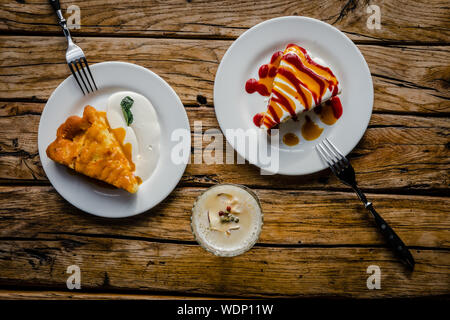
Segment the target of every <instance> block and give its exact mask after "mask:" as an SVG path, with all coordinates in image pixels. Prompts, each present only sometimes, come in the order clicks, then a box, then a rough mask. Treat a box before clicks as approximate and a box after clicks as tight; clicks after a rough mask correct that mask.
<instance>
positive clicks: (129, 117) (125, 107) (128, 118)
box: [120, 96, 134, 126]
mask: <svg viewBox="0 0 450 320" xmlns="http://www.w3.org/2000/svg"><path fill="white" fill-rule="evenodd" d="M133 103H134V100H133V99H132V98H131V97H129V96H126V97H125V98H123V99H122V101H121V102H120V106H121V107H122V112H123V116H124V118H125V122H126V123H127V126H130V124H131V123H132V122H133V114H132V113H131V110H130V109H131V107H132V106H133Z"/></svg>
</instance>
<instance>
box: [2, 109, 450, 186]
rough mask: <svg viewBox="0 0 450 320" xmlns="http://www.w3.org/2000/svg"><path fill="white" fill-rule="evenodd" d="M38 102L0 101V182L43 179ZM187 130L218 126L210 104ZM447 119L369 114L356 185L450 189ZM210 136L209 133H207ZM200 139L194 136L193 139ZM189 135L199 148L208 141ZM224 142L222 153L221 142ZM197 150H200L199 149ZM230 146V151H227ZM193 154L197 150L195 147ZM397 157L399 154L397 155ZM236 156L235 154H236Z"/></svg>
mask: <svg viewBox="0 0 450 320" xmlns="http://www.w3.org/2000/svg"><path fill="white" fill-rule="evenodd" d="M43 107H44V104H43V103H22V102H4V103H0V133H1V134H0V181H3V182H11V183H14V182H16V183H17V182H19V183H20V182H30V183H32V182H46V181H47V180H46V177H45V173H44V171H43V169H42V167H41V163H40V159H39V155H38V149H37V130H38V125H39V116H40V113H41V111H42V109H43ZM186 111H187V113H188V117H189V119H190V125H191V130H193V129H192V128H193V124H194V122H195V121H198V120H201V121H202V132H205V131H207V130H210V129H214V128H215V129H218V128H219V125H218V123H217V120H216V117H215V114H214V110H213V109H212V108H210V107H187V108H186ZM449 126H450V122H449V121H448V118H446V117H442V118H441V117H432V118H427V117H422V116H405V115H390V114H374V115H372V119H371V122H370V124H369V129H368V130H367V132H366V134H365V135H364V137H363V139H362V140H361V142H360V143H359V145H358V146H357V147H356V148H355V150H353V152H352V153H351V154H350V156H349V157H350V158H351V159H352V163H353V165H354V167H355V170H356V172H357V177H358V180H359V184H360V186H361V187H363V188H365V189H369V190H374V191H375V190H386V189H389V190H391V191H394V190H395V191H397V192H398V191H401V192H409V191H411V190H414V191H416V192H420V191H427V192H435V191H436V192H442V190H448V189H449V171H448V168H449V154H450V149H449V143H450V139H449V137H448V131H449ZM209 133H210V134H209V135H207V136H211V134H213V133H214V132H212V133H211V132H210V131H209ZM197 139H199V140H197ZM206 140H207V139H206V138H205V139H204V140H201V137H200V136H199V135H193V136H192V141H193V145H194V143H197V142H196V141H200V144H201V145H202V147H203V149H204V147H206V146H207V145H208V144H209V143H210V142H209V141H206ZM222 141H223V146H224V148H225V151H226V143H225V142H224V139H223V140H222ZM203 149H202V150H203ZM230 150H231V149H230ZM194 152H197V153H198V151H197V150H194ZM399 155H401V156H399ZM235 159H236V155H235ZM222 160H223V161H222V162H223V163H224V164H211V165H206V164H205V161H203V163H202V164H194V163H192V164H189V165H188V166H187V169H186V172H185V174H184V175H183V178H182V182H181V183H182V184H183V185H192V184H196V185H212V184H215V183H223V182H229V183H240V184H247V185H250V186H252V187H257V188H261V187H263V188H277V189H279V188H288V189H323V188H325V189H333V188H342V187H343V185H342V183H340V182H339V181H338V180H337V179H336V178H335V177H334V176H331V175H330V173H329V171H327V170H326V171H323V172H319V173H316V174H312V175H307V176H303V177H301V178H299V177H292V176H281V175H274V176H267V175H264V176H263V175H261V174H260V171H259V169H258V168H256V167H254V166H252V165H250V164H226V159H225V157H224V158H223V159H222Z"/></svg>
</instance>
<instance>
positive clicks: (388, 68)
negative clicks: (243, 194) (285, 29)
mask: <svg viewBox="0 0 450 320" xmlns="http://www.w3.org/2000/svg"><path fill="white" fill-rule="evenodd" d="M77 43H78V44H80V45H81V46H82V47H83V49H85V52H86V53H87V57H88V60H89V61H90V62H91V63H94V62H101V61H114V60H116V61H128V62H133V63H137V64H140V65H142V66H145V67H147V68H150V69H151V70H153V71H154V72H156V73H158V74H159V75H161V76H162V77H163V78H164V79H165V80H166V81H167V82H168V83H169V84H170V85H171V86H172V87H173V88H174V89H175V91H176V92H177V93H178V95H179V96H180V98H181V99H182V101H183V103H185V104H188V105H192V104H197V96H198V95H201V96H203V97H205V98H206V99H207V102H208V104H210V105H211V104H212V102H213V100H212V96H213V84H214V77H215V73H216V70H217V67H218V64H219V62H220V59H221V58H222V56H223V54H224V53H225V51H226V49H227V48H228V47H229V45H230V44H231V41H220V40H182V39H140V38H138V39H124V38H78V39H77ZM65 46H66V44H65V39H64V37H23V36H20V37H9V36H0V80H1V81H0V99H32V98H37V99H42V100H46V99H47V98H48V97H49V96H50V94H51V92H52V91H53V90H54V89H55V88H56V87H57V86H58V84H59V83H60V82H61V81H62V80H63V79H64V78H66V77H67V76H68V75H69V74H70V72H69V70H68V68H67V65H66V63H65V56H64V52H65ZM48 48H53V49H52V50H54V52H56V54H52V55H49V54H48ZM359 48H360V49H361V51H362V52H363V54H364V56H365V58H366V60H367V62H368V64H369V67H370V69H371V72H372V75H373V80H374V89H375V105H374V110H375V111H386V112H396V113H411V112H414V113H432V114H437V113H447V114H448V113H450V90H448V89H449V83H450V73H449V70H448V67H447V66H448V65H449V64H450V48H449V47H445V46H438V47H435V46H432V47H428V46H425V47H422V46H408V47H400V46H389V47H382V46H372V45H360V46H359ZM58 52H59V53H58Z"/></svg>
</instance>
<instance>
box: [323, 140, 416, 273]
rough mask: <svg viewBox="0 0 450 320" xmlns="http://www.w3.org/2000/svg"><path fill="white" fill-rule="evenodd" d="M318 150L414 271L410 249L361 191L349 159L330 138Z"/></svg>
mask: <svg viewBox="0 0 450 320" xmlns="http://www.w3.org/2000/svg"><path fill="white" fill-rule="evenodd" d="M316 149H317V151H318V153H319V155H320V157H321V158H322V159H323V160H324V161H325V162H326V164H327V165H328V166H329V167H330V169H331V171H332V172H333V173H334V175H335V176H336V177H338V179H339V180H341V181H342V182H343V183H345V184H346V185H348V186H350V187H352V189H353V190H354V191H355V192H356V194H357V195H358V197H359V199H360V200H361V201H362V203H363V204H364V206H365V207H366V208H367V210H369V211H370V213H371V214H372V216H373V217H374V219H375V223H376V224H377V226H378V228H379V229H380V231H381V233H382V234H383V236H384V237H385V239H386V240H387V242H388V243H389V245H390V246H391V247H392V249H393V250H394V252H395V253H396V254H397V256H399V257H400V258H401V259H402V261H403V263H405V264H406V266H407V267H408V268H409V269H410V270H414V265H415V262H414V258H413V256H412V255H411V252H409V250H408V248H407V247H406V245H405V244H404V243H403V241H402V240H401V239H400V237H399V236H398V235H397V234H396V233H395V231H394V230H393V229H392V228H391V227H390V226H389V225H388V224H387V222H386V221H384V219H383V218H382V217H381V216H380V215H379V214H378V212H376V211H375V209H374V208H373V205H372V203H371V202H369V201H368V200H367V198H366V196H365V195H364V193H363V192H362V191H361V189H359V188H358V185H357V183H356V178H355V170H354V169H353V167H352V165H351V164H350V162H349V161H348V159H347V158H346V157H345V156H344V155H343V154H342V153H341V152H340V151H339V150H338V149H337V148H336V146H335V145H334V144H332V143H331V141H330V140H329V139H328V138H327V139H325V140H324V141H322V143H320V144H318V145H317V146H316Z"/></svg>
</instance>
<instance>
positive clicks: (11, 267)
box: [0, 236, 450, 298]
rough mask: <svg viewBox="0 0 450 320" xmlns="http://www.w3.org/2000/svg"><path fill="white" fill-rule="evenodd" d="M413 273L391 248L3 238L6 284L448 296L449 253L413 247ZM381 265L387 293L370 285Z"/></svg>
mask: <svg viewBox="0 0 450 320" xmlns="http://www.w3.org/2000/svg"><path fill="white" fill-rule="evenodd" d="M412 254H413V255H414V256H415V258H416V268H415V271H414V272H413V273H408V272H406V271H405V269H404V266H403V265H401V264H400V263H399V262H398V260H397V259H396V258H394V257H393V255H392V253H391V252H390V251H389V250H387V249H385V248H308V247H303V248H294V247H292V248H289V247H287V248H271V247H254V248H253V249H252V250H250V251H249V252H247V253H246V254H244V255H241V256H238V257H234V258H233V259H227V258H221V257H216V256H213V255H212V254H210V253H208V252H206V251H205V250H203V249H202V248H201V247H199V246H197V245H189V244H173V243H155V242H151V241H141V240H133V241H132V240H129V239H127V240H123V239H111V238H107V239H100V238H91V237H74V236H67V237H64V238H63V237H62V238H60V239H59V240H45V239H40V240H33V241H27V240H3V241H0V270H2V272H1V274H0V285H6V286H7V285H9V284H15V285H20V286H21V287H25V286H36V285H40V286H44V287H52V288H55V289H60V290H61V289H62V290H64V289H65V288H66V279H67V277H68V275H67V274H66V269H67V267H68V266H70V265H72V264H76V265H78V266H79V267H80V269H81V277H82V283H81V285H82V288H83V289H84V290H90V289H102V290H108V289H109V290H114V291H118V290H138V291H141V292H144V293H145V292H146V291H157V292H164V291H167V292H168V293H171V292H176V293H184V294H200V295H202V294H211V295H221V296H242V297H305V296H308V297H314V296H318V297H327V296H328V297H330V296H338V297H370V298H374V297H391V296H395V297H417V296H433V295H443V294H448V293H449V288H450V286H449V284H450V276H449V275H450V268H449V265H450V252H449V251H435V250H412ZM372 264H377V265H378V266H380V268H381V270H382V273H381V283H382V290H368V289H367V287H366V280H367V277H368V275H367V273H366V269H367V267H368V266H369V265H372Z"/></svg>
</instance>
